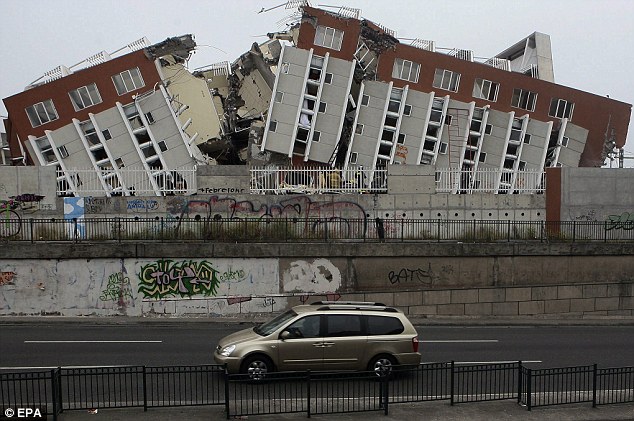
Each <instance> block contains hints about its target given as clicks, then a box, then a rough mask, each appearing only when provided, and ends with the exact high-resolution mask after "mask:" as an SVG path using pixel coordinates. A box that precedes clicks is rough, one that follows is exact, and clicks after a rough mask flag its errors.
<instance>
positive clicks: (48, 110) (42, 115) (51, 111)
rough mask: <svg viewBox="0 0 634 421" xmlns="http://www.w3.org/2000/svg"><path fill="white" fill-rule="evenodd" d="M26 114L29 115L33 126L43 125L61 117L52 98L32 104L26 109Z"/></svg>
mask: <svg viewBox="0 0 634 421" xmlns="http://www.w3.org/2000/svg"><path fill="white" fill-rule="evenodd" d="M26 114H27V115H28V116H29V121H30V122H31V126H33V127H37V126H41V125H42V124H46V123H48V122H49V121H53V120H57V119H58V118H59V117H58V116H57V111H56V110H55V106H54V105H53V100H51V99H47V100H46V101H42V102H38V103H37V104H35V105H31V106H30V107H28V108H27V109H26Z"/></svg>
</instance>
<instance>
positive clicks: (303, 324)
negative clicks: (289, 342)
mask: <svg viewBox="0 0 634 421" xmlns="http://www.w3.org/2000/svg"><path fill="white" fill-rule="evenodd" d="M320 318H321V316H319V315H317V316H306V317H303V318H301V319H299V320H298V321H296V322H294V323H293V324H291V325H290V326H289V327H287V328H286V329H285V330H288V331H289V332H290V333H291V335H292V337H293V338H318V337H319V327H320V322H319V321H320Z"/></svg>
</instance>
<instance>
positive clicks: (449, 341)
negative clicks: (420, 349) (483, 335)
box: [418, 339, 499, 344]
mask: <svg viewBox="0 0 634 421" xmlns="http://www.w3.org/2000/svg"><path fill="white" fill-rule="evenodd" d="M418 342H423V343H427V344H458V343H467V344H469V343H471V344H478V343H497V342H499V341H498V340H497V339H439V340H428V341H427V340H424V341H418Z"/></svg>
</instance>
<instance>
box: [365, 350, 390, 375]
mask: <svg viewBox="0 0 634 421" xmlns="http://www.w3.org/2000/svg"><path fill="white" fill-rule="evenodd" d="M395 366H396V358H394V357H393V356H391V355H389V354H381V355H377V356H376V357H374V358H372V359H371V360H370V362H369V363H368V371H372V372H374V373H375V374H376V375H377V376H379V377H385V376H390V375H391V374H392V373H393V371H394V367H395Z"/></svg>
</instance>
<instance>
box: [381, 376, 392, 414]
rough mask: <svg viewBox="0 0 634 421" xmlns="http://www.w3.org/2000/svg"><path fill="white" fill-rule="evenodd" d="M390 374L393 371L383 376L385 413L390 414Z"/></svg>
mask: <svg viewBox="0 0 634 421" xmlns="http://www.w3.org/2000/svg"><path fill="white" fill-rule="evenodd" d="M390 374H393V373H388V374H386V375H385V376H383V413H384V414H385V415H387V414H388V412H389V410H388V405H389V402H390V396H389V393H390Z"/></svg>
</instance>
